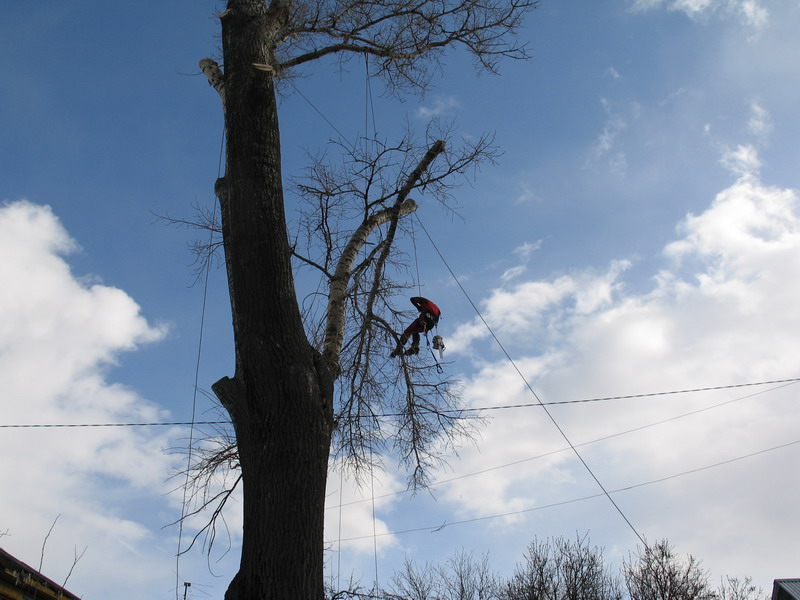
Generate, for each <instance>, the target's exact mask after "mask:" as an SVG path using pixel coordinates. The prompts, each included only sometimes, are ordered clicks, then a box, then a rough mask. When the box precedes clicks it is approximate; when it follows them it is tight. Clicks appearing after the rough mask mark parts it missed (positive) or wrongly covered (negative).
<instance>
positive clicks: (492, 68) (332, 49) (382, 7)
mask: <svg viewBox="0 0 800 600" xmlns="http://www.w3.org/2000/svg"><path fill="white" fill-rule="evenodd" d="M537 5H538V1H537V0H511V1H500V0H433V1H430V0H424V1H423V0H372V1H365V0H349V1H346V2H325V1H324V0H317V1H316V2H309V3H305V4H304V6H303V7H302V8H298V10H296V11H295V14H294V15H293V18H292V20H291V21H290V22H289V23H288V24H287V27H286V29H285V31H284V32H283V33H282V47H281V48H279V51H280V55H281V57H282V58H281V62H280V65H279V66H278V68H276V69H274V71H275V73H276V75H280V73H281V72H283V71H286V70H288V69H291V68H293V67H296V66H299V65H302V64H305V63H308V62H311V61H315V60H319V59H320V58H322V57H325V56H330V55H341V56H345V57H346V56H353V55H359V56H360V55H370V56H372V57H375V59H376V60H375V61H373V69H374V71H373V73H372V74H373V75H376V76H381V77H383V78H384V79H385V80H386V82H387V83H388V85H389V87H390V88H391V89H398V88H403V87H411V88H425V87H426V86H427V84H428V81H429V79H430V76H431V74H432V72H433V71H434V70H435V68H437V67H438V64H439V61H440V60H441V57H442V55H443V52H444V50H445V49H447V48H449V47H452V46H457V45H459V46H463V47H465V48H466V49H467V50H468V51H469V52H470V53H471V54H472V55H473V57H474V59H475V64H476V67H478V68H479V69H483V70H487V71H489V72H492V73H494V72H496V71H497V65H498V63H499V61H500V60H501V59H503V58H510V59H525V58H527V57H528V54H527V52H526V49H525V47H524V46H520V45H518V44H517V43H516V39H515V38H516V34H517V32H518V30H519V29H520V27H521V24H522V18H523V16H524V15H525V14H526V13H527V12H529V11H530V10H532V9H534V8H536V6H537Z"/></svg>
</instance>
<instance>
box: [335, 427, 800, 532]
mask: <svg viewBox="0 0 800 600" xmlns="http://www.w3.org/2000/svg"><path fill="white" fill-rule="evenodd" d="M796 444H800V440H794V441H792V442H787V443H785V444H780V445H778V446H772V447H771V448H764V449H762V450H757V451H755V452H751V453H749V454H744V455H742V456H737V457H734V458H730V459H727V460H723V461H720V462H716V463H714V464H710V465H705V466H702V467H697V468H696V469H690V470H688V471H682V472H680V473H674V474H673V475H668V476H666V477H660V478H658V479H652V480H650V481H645V482H643V483H636V484H633V485H628V486H625V487H621V488H618V489H615V490H611V491H610V492H606V491H603V492H602V493H599V494H591V495H589V496H582V497H580V498H571V499H569V500H563V501H561V502H552V503H550V504H543V505H541V506H534V507H532V508H526V509H522V510H517V511H513V512H507V513H502V514H494V515H485V516H482V517H474V518H472V519H463V520H461V521H446V522H445V523H443V524H442V523H440V524H437V525H429V526H427V527H414V528H411V529H403V530H400V531H389V532H385V533H379V534H378V535H379V536H387V535H401V534H404V533H415V532H419V531H429V532H431V533H436V532H438V531H441V530H442V529H444V528H445V527H450V526H451V525H465V524H467V523H475V522H478V521H488V520H491V519H500V518H503V517H511V516H515V515H521V514H524V513H529V512H535V511H539V510H545V509H548V508H555V507H558V506H565V505H567V504H574V503H576V502H583V501H584V500H591V499H594V498H602V497H603V496H606V495H607V494H609V493H610V494H617V493H619V492H627V491H629V490H634V489H637V488H641V487H646V486H649V485H655V484H657V483H663V482H664V481H669V480H670V479H677V478H678V477H684V476H686V475H691V474H693V473H699V472H701V471H708V470H709V469H714V468H717V467H721V466H724V465H728V464H731V463H734V462H738V461H740V460H745V459H747V458H753V457H755V456H759V455H761V454H766V453H767V452H773V451H775V450H781V449H783V448H788V447H790V446H794V445H796ZM369 537H372V536H369V535H366V536H360V537H352V538H346V539H343V540H336V541H339V542H352V541H356V540H362V539H365V538H369ZM326 543H331V542H326Z"/></svg>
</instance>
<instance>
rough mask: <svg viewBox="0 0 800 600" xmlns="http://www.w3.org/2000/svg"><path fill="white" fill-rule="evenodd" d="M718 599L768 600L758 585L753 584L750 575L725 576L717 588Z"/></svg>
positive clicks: (767, 596)
mask: <svg viewBox="0 0 800 600" xmlns="http://www.w3.org/2000/svg"><path fill="white" fill-rule="evenodd" d="M717 593H718V596H719V600H769V598H770V596H769V594H765V593H764V590H763V589H761V588H760V587H758V586H756V585H753V578H752V577H745V578H743V579H740V578H739V577H725V578H723V579H722V581H721V582H720V586H719V588H718V592H717Z"/></svg>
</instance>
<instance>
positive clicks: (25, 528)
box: [0, 201, 175, 596]
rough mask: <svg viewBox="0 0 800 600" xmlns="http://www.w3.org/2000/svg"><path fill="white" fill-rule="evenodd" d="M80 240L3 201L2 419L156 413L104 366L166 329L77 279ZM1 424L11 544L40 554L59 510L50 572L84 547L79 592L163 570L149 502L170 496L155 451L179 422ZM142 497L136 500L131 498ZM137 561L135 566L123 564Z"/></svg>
mask: <svg viewBox="0 0 800 600" xmlns="http://www.w3.org/2000/svg"><path fill="white" fill-rule="evenodd" d="M77 249H78V245H77V243H76V242H75V241H74V240H72V239H71V238H70V236H69V235H68V233H67V232H66V231H65V230H64V228H63V227H62V225H61V224H60V222H59V221H58V219H57V218H56V217H55V215H54V214H53V212H52V211H51V210H50V209H49V208H48V207H45V206H39V205H35V204H32V203H30V202H26V201H18V202H12V203H7V204H5V205H3V206H2V207H0V255H2V256H3V260H2V261H0V279H2V281H3V282H5V284H4V285H2V286H0V314H2V315H3V318H2V319H0V356H2V361H0V380H2V381H3V400H4V402H3V419H2V421H3V423H4V424H36V423H45V424H48V423H104V422H125V421H157V420H159V418H160V416H161V411H160V410H159V409H158V407H157V406H155V405H154V404H152V403H150V402H148V401H146V400H144V399H143V398H141V397H139V396H138V395H136V394H135V393H134V392H132V391H131V390H129V389H126V388H125V387H123V386H120V385H118V384H114V383H112V382H109V381H108V380H107V376H106V372H107V370H108V367H109V365H113V364H114V363H115V362H116V361H117V360H118V358H119V356H120V354H121V353H123V352H128V351H132V350H135V349H137V348H139V347H140V346H142V345H144V344H148V343H152V342H155V341H157V340H159V339H161V338H162V337H163V335H164V334H165V329H164V328H163V327H154V326H152V325H151V324H149V323H148V322H147V321H146V320H145V318H144V317H142V315H141V313H140V309H139V306H138V305H137V304H136V303H135V302H134V300H133V299H131V298H130V296H128V295H127V294H126V293H125V292H123V291H122V290H119V289H116V288H112V287H109V286H106V285H102V284H100V283H87V282H86V281H84V280H81V279H79V278H77V277H76V276H75V275H74V274H73V273H72V272H71V271H70V267H69V265H68V264H67V262H66V261H65V260H64V255H66V254H68V253H70V252H74V251H76V250H77ZM3 431H4V433H3V435H2V436H0V454H2V455H3V456H4V457H6V459H5V460H4V466H3V478H4V481H5V482H6V484H8V483H10V482H13V493H8V492H10V491H11V488H9V487H5V488H4V493H3V494H0V529H2V530H5V529H6V528H7V529H9V536H8V537H7V538H5V539H4V540H3V541H4V543H3V545H4V547H5V548H6V549H8V550H9V551H11V552H12V553H13V554H15V555H17V556H19V557H20V558H21V559H23V560H26V559H27V561H32V562H34V563H36V561H35V560H34V559H35V558H36V557H38V556H39V552H40V548H41V544H42V540H43V538H44V535H45V534H46V533H47V530H48V528H49V526H50V524H51V523H52V522H53V520H54V519H55V518H56V517H57V516H58V515H59V514H60V515H61V517H60V518H59V521H58V523H57V525H56V528H55V529H54V533H53V536H52V538H51V539H50V540H49V542H48V547H47V553H46V557H45V560H46V569H45V571H46V572H47V573H48V574H52V577H53V578H54V579H59V578H60V577H65V576H66V572H67V571H68V568H69V565H70V564H71V562H72V560H73V558H74V557H73V554H72V553H73V549H74V547H78V549H79V550H80V549H82V548H83V547H84V546H89V547H88V550H87V552H86V555H85V556H84V558H83V559H82V561H81V563H80V565H79V566H78V567H76V570H75V573H74V575H73V576H72V578H71V579H70V585H69V587H70V588H72V589H74V590H75V593H78V594H79V595H80V594H83V593H87V595H92V596H97V595H99V590H100V589H101V588H105V589H107V586H108V585H109V582H112V581H114V582H117V583H116V585H125V586H130V588H131V589H132V590H135V589H137V586H138V585H140V584H141V583H142V581H141V580H143V579H147V577H142V573H148V572H161V573H163V569H160V570H159V569H155V568H153V569H152V570H151V571H148V568H147V564H148V563H150V564H151V566H153V567H155V564H156V562H157V561H158V560H159V559H160V558H161V559H163V557H164V556H165V554H164V550H165V549H164V548H159V547H158V546H157V544H155V542H154V536H153V534H152V533H151V530H150V527H152V526H153V523H147V522H146V521H147V520H148V519H152V518H153V517H154V515H153V514H150V515H147V514H146V512H147V510H146V509H145V508H144V507H145V506H151V507H155V506H158V508H157V509H156V510H155V512H158V511H163V510H164V509H166V508H168V507H169V506H170V505H169V502H173V503H174V502H175V500H174V499H168V500H166V501H165V500H164V499H163V498H162V494H164V493H165V492H166V491H167V488H166V487H165V479H166V477H167V476H168V475H169V473H170V471H171V469H172V468H173V467H174V462H173V458H172V457H168V456H165V454H164V453H163V452H162V449H165V448H167V447H169V446H171V445H172V444H171V442H170V441H169V437H168V436H169V435H170V434H174V432H169V431H164V430H163V429H161V430H160V431H147V430H133V429H130V428H91V429H4V430H3ZM153 498H156V499H158V500H156V501H153ZM137 503H138V504H139V505H140V507H141V508H139V509H137V508H134V507H135V506H136V504H137ZM173 506H174V504H173ZM143 509H144V512H143ZM161 525H163V521H161V522H158V523H157V524H156V527H160V526H161ZM170 551H171V552H172V553H174V548H171V549H169V550H168V551H167V553H166V556H169V553H170ZM142 557H144V558H142ZM140 559H141V560H140ZM132 560H136V561H137V564H138V565H139V568H137V569H136V570H131V569H128V568H126V567H124V566H123V565H126V564H130V563H131V561H132ZM98 573H102V574H103V575H104V577H103V582H102V584H101V583H99V582H98V581H97V578H96V576H97V574H98ZM137 580H139V581H137ZM98 586H99V587H98Z"/></svg>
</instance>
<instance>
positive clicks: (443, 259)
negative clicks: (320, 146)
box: [414, 213, 648, 548]
mask: <svg viewBox="0 0 800 600" xmlns="http://www.w3.org/2000/svg"><path fill="white" fill-rule="evenodd" d="M414 216H415V217H417V215H416V213H415V214H414ZM417 220H418V221H419V225H420V227H422V231H423V232H425V235H426V236H427V238H428V240H429V241H430V243H431V245H432V246H433V248H434V250H436V253H437V254H438V255H439V258H441V259H442V262H443V263H444V266H445V267H446V268H447V270H448V271H449V272H450V275H451V276H452V278H453V280H454V281H455V282H456V285H458V287H459V289H461V292H462V293H463V294H464V296H465V297H466V299H467V301H468V302H469V303H470V305H471V306H472V308H473V310H475V313H476V314H477V315H478V318H479V319H480V320H481V322H482V323H483V324H484V326H485V327H486V329H487V331H489V333H490V334H491V336H492V337H493V338H494V341H495V342H496V343H497V345H498V346H499V347H500V350H502V352H503V354H505V356H506V358H507V359H508V361H509V363H511V365H512V366H513V367H514V370H515V371H516V372H517V374H518V375H519V376H520V378H521V379H522V381H523V382H524V383H525V387H527V388H528V390H529V391H530V393H531V394H532V395H533V397H534V398H536V401H537V402H538V404H539V406H541V407H542V409H543V410H544V412H545V413H546V414H547V416H548V417H549V419H550V421H551V422H552V423H553V425H554V426H555V428H556V429H557V430H558V432H559V433H560V434H561V437H563V438H564V441H565V442H567V444H568V445H569V447H570V448H571V449H572V451H573V453H574V454H575V456H576V457H577V458H578V460H579V461H580V462H581V464H583V466H584V468H585V469H586V471H587V472H588V473H589V475H591V476H592V479H594V481H595V483H596V484H597V485H598V487H599V488H600V489H601V490H602V491H603V494H604V495H605V496H606V498H608V501H609V502H611V504H612V506H613V507H614V508H615V509H616V511H617V512H618V513H619V515H620V516H621V517H622V519H623V520H624V521H625V523H627V524H628V527H630V529H631V531H633V533H634V534H636V537H637V538H639V541H640V542H642V544H643V545H644V547H645V548H647V547H648V545H647V542H646V541H645V540H644V538H643V537H642V536H641V534H639V532H638V531H637V530H636V527H634V526H633V523H631V521H630V519H628V517H627V516H626V515H625V513H624V512H623V511H622V509H621V508H620V507H619V505H618V504H617V503H616V502H615V501H614V499H613V498H612V497H611V494H609V493H608V490H606V488H605V486H604V485H603V484H602V483H601V481H600V479H598V477H597V475H595V473H594V471H592V469H591V467H589V465H588V463H587V462H586V461H585V460H584V459H583V456H581V453H580V452H578V449H577V448H576V447H575V445H574V444H573V443H572V441H571V440H570V439H569V437H568V436H567V434H566V432H565V431H564V430H563V429H562V428H561V426H560V425H559V424H558V421H556V419H555V417H554V416H553V415H552V413H551V412H550V411H549V410H548V409H547V407H546V406H545V405H544V403H543V402H542V400H541V399H540V398H539V395H538V394H537V393H536V392H535V391H534V389H533V387H531V384H530V383H529V382H528V380H527V378H526V377H525V375H523V374H522V371H520V369H519V367H518V366H517V363H516V362H514V359H513V358H511V355H510V354H509V353H508V351H507V350H506V349H505V346H503V344H502V342H501V341H500V339H499V338H498V337H497V335H495V333H494V331H493V330H492V328H491V327H490V326H489V324H488V323H487V322H486V319H484V318H483V315H482V314H481V312H480V311H479V310H478V307H477V306H475V303H474V302H473V301H472V299H471V298H470V296H469V294H467V291H466V290H465V289H464V286H462V285H461V282H460V281H459V280H458V277H456V275H455V273H454V272H453V270H452V269H451V268H450V265H449V264H448V263H447V261H446V260H445V258H444V256H442V253H441V252H440V251H439V248H438V247H437V246H436V244H435V243H434V241H433V238H431V236H430V234H429V233H428V230H427V229H425V225H424V224H423V223H422V221H421V220H419V217H417Z"/></svg>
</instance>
